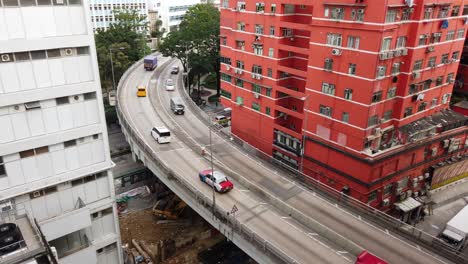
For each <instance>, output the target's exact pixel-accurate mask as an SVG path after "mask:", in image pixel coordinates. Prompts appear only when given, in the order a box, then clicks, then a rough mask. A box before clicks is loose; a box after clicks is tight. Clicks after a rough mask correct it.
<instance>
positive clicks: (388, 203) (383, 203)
mask: <svg viewBox="0 0 468 264" xmlns="http://www.w3.org/2000/svg"><path fill="white" fill-rule="evenodd" d="M389 205H390V199H388V198H386V199H383V200H382V206H383V207H384V206H389Z"/></svg>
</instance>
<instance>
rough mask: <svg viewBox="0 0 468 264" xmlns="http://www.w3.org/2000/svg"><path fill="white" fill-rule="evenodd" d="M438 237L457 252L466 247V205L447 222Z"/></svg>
mask: <svg viewBox="0 0 468 264" xmlns="http://www.w3.org/2000/svg"><path fill="white" fill-rule="evenodd" d="M439 237H440V238H441V239H442V240H443V241H444V242H446V243H447V244H449V245H450V246H452V247H453V248H455V249H456V250H459V251H461V250H463V249H464V248H465V247H466V246H467V245H468V243H467V238H468V205H466V206H465V207H464V208H463V209H462V210H461V211H460V212H458V213H457V214H456V215H455V216H454V217H453V218H452V219H450V221H448V222H447V224H446V225H445V229H444V231H442V233H441V234H440V235H439Z"/></svg>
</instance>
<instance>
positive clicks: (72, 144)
mask: <svg viewBox="0 0 468 264" xmlns="http://www.w3.org/2000/svg"><path fill="white" fill-rule="evenodd" d="M63 146H64V147H65V148H69V147H73V146H76V140H74V139H73V140H69V141H65V142H63Z"/></svg>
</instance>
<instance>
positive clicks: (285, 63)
mask: <svg viewBox="0 0 468 264" xmlns="http://www.w3.org/2000/svg"><path fill="white" fill-rule="evenodd" d="M307 62H308V59H307V58H300V57H293V56H291V57H289V58H282V59H281V60H280V61H279V62H278V70H280V71H284V72H287V73H290V74H294V75H297V76H300V77H302V78H307Z"/></svg>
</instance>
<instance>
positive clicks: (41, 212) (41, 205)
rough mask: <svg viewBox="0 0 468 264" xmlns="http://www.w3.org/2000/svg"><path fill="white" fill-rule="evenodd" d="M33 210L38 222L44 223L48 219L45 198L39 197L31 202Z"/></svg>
mask: <svg viewBox="0 0 468 264" xmlns="http://www.w3.org/2000/svg"><path fill="white" fill-rule="evenodd" d="M31 210H32V212H33V216H34V217H35V218H36V219H37V221H39V222H40V221H43V220H45V219H47V218H48V213H47V206H46V202H45V198H44V197H38V198H34V199H32V200H31Z"/></svg>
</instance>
